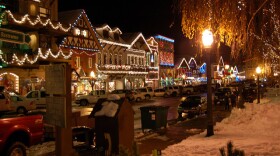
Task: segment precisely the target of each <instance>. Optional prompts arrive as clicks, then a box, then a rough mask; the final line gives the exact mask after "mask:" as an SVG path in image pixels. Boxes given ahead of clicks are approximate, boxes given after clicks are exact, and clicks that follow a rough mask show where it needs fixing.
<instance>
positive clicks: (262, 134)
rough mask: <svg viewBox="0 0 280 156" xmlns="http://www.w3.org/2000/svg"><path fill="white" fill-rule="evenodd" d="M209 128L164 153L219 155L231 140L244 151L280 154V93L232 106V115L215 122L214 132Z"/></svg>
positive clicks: (267, 155) (261, 155)
mask: <svg viewBox="0 0 280 156" xmlns="http://www.w3.org/2000/svg"><path fill="white" fill-rule="evenodd" d="M205 136H206V131H204V132H203V133H200V134H198V135H195V136H192V137H189V138H187V139H185V140H183V141H182V142H180V143H178V144H174V145H172V146H169V147H167V148H166V149H165V150H163V151H162V154H163V155H172V156H177V155H178V156H184V155H185V156H189V155H190V156H192V155H203V156H205V155H220V153H219V149H220V148H222V147H224V148H225V149H226V145H227V143H228V142H229V141H232V143H233V147H234V148H237V149H239V150H243V151H244V152H245V155H255V156H276V155H278V156H279V155H280V97H276V98H264V99H261V103H260V104H256V102H254V103H253V104H252V103H245V109H236V108H235V109H233V110H232V113H231V115H230V116H229V117H228V118H226V119H224V120H223V121H222V122H220V123H217V124H216V125H215V126H214V135H213V136H211V137H205Z"/></svg>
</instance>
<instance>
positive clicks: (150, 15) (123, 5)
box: [58, 0, 193, 57]
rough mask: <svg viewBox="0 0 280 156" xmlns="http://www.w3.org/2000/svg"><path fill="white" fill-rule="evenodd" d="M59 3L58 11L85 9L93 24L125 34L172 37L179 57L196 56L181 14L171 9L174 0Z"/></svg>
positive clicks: (65, 1)
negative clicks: (104, 25)
mask: <svg viewBox="0 0 280 156" xmlns="http://www.w3.org/2000/svg"><path fill="white" fill-rule="evenodd" d="M58 3H59V11H66V10H75V9H84V10H85V12H86V13H87V15H88V17H89V19H90V21H91V23H92V25H102V24H105V23H106V24H108V25H109V26H110V27H111V28H113V27H118V28H120V30H121V31H122V32H123V33H130V32H142V34H143V35H144V36H145V37H146V38H148V37H150V36H154V35H157V34H160V35H163V36H166V37H169V38H172V39H174V40H175V44H174V46H175V48H174V49H175V54H176V53H177V55H176V56H177V57H181V56H182V57H186V56H187V55H189V57H190V56H193V54H190V53H192V49H191V48H190V45H189V44H188V41H187V39H186V38H185V37H184V36H183V34H182V30H181V27H180V20H181V19H180V17H179V14H178V13H177V12H173V11H172V10H173V8H172V5H173V0H138V1H135V0H118V1H117V0H77V1H72V0H71V1H69V0H58ZM187 51H188V52H187ZM176 56H175V57H176Z"/></svg>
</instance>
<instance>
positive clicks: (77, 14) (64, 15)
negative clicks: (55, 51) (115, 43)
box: [58, 9, 103, 49]
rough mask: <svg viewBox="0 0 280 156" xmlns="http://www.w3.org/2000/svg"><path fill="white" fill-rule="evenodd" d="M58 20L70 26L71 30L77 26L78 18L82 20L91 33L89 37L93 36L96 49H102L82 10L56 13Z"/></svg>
mask: <svg viewBox="0 0 280 156" xmlns="http://www.w3.org/2000/svg"><path fill="white" fill-rule="evenodd" d="M58 18H59V19H60V20H61V21H63V22H64V23H68V24H71V25H72V28H73V27H75V26H76V25H77V22H78V20H79V19H80V18H83V19H84V20H85V23H86V25H87V27H88V28H89V32H90V33H91V35H92V36H93V39H94V40H95V42H96V43H97V46H98V48H99V49H102V48H103V47H102V45H101V43H100V42H99V40H98V38H97V36H96V35H97V33H96V31H95V30H94V29H93V26H92V24H91V22H90V20H89V18H88V17H87V14H86V12H85V11H84V10H83V9H77V10H69V11H63V12H59V13H58ZM63 42H64V41H62V44H63Z"/></svg>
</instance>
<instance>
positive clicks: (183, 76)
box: [182, 74, 186, 86]
mask: <svg viewBox="0 0 280 156" xmlns="http://www.w3.org/2000/svg"><path fill="white" fill-rule="evenodd" d="M185 78H186V75H185V74H183V75H182V79H183V82H182V83H183V86H184V85H185Z"/></svg>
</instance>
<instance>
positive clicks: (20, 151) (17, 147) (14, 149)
mask: <svg viewBox="0 0 280 156" xmlns="http://www.w3.org/2000/svg"><path fill="white" fill-rule="evenodd" d="M6 155H7V156H13V155H19V156H26V146H25V145H24V144H23V143H21V142H18V141H17V142H14V143H12V145H11V146H10V147H9V149H8V151H7V153H6Z"/></svg>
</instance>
